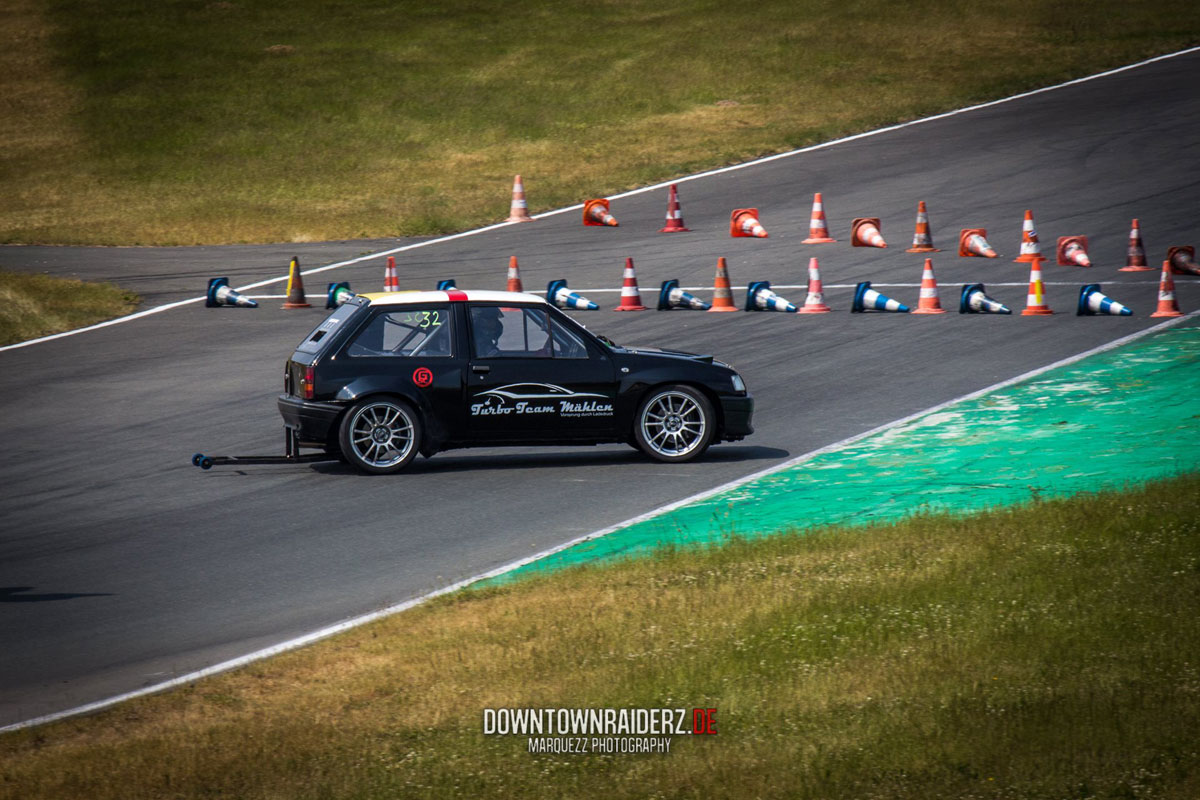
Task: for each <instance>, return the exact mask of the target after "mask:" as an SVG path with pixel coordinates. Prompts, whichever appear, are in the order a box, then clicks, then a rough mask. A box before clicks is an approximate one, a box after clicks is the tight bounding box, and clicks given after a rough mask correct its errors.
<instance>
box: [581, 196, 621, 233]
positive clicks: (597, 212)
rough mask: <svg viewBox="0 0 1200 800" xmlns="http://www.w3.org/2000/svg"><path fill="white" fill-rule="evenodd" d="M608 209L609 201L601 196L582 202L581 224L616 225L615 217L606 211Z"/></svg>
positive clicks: (613, 226) (612, 226)
mask: <svg viewBox="0 0 1200 800" xmlns="http://www.w3.org/2000/svg"><path fill="white" fill-rule="evenodd" d="M608 209H609V203H608V201H607V200H605V199H604V198H603V197H598V198H596V199H595V200H588V201H587V202H586V203H584V204H583V224H584V225H599V226H601V227H603V226H605V225H607V226H608V227H610V228H615V227H617V224H618V223H617V218H616V217H614V216H613V215H612V214H610V213H608Z"/></svg>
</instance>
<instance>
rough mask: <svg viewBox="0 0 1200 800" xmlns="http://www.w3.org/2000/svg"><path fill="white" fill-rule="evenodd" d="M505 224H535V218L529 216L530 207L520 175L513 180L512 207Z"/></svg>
mask: <svg viewBox="0 0 1200 800" xmlns="http://www.w3.org/2000/svg"><path fill="white" fill-rule="evenodd" d="M505 222H533V217H531V216H529V205H528V204H527V203H526V202H525V184H524V183H522V182H521V176H520V175H518V176H516V177H515V178H513V190H512V206H510V207H509V210H508V219H506V220H505Z"/></svg>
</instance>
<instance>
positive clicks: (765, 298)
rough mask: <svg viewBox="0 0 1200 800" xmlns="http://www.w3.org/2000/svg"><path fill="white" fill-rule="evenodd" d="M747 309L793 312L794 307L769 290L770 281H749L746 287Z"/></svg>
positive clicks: (794, 310)
mask: <svg viewBox="0 0 1200 800" xmlns="http://www.w3.org/2000/svg"><path fill="white" fill-rule="evenodd" d="M746 310H747V311H783V312H785V313H787V314H795V313H796V310H797V309H796V307H795V306H794V305H792V304H791V303H789V302H788V301H787V300H784V299H783V298H782V297H780V296H779V295H777V294H775V293H774V292H772V291H771V282H770V281H751V282H750V285H749V286H748V287H747V288H746Z"/></svg>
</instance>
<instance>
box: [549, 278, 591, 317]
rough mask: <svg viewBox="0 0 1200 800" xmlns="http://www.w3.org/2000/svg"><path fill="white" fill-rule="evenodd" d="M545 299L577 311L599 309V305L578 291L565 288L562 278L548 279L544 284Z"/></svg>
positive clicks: (565, 283) (565, 284)
mask: <svg viewBox="0 0 1200 800" xmlns="http://www.w3.org/2000/svg"><path fill="white" fill-rule="evenodd" d="M546 299H547V300H549V301H550V302H551V303H553V304H554V305H556V306H558V307H559V308H573V309H576V310H577V311H599V310H600V306H598V305H596V304H595V303H593V302H592V301H591V300H588V299H587V298H586V297H584V296H583V295H581V294H579V293H578V292H572V291H571V290H570V289H568V288H567V282H566V281H564V280H557V281H550V283H549V284H547V286H546Z"/></svg>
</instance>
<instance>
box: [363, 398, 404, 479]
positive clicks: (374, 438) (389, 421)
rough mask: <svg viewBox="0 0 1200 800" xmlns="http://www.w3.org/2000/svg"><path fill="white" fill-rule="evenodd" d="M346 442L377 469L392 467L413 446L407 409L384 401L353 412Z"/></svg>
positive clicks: (365, 462)
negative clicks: (348, 440)
mask: <svg viewBox="0 0 1200 800" xmlns="http://www.w3.org/2000/svg"><path fill="white" fill-rule="evenodd" d="M349 439H350V442H349V444H350V447H351V448H353V450H354V455H355V456H356V457H357V458H358V459H359V460H361V461H362V462H363V463H364V464H366V465H367V466H370V467H374V468H376V469H387V468H388V467H394V466H395V465H397V464H399V463H400V462H402V461H404V459H405V458H406V457H407V456H408V454H409V453H410V452H412V449H413V447H415V446H416V437H415V429H414V426H413V421H412V419H411V418H410V417H409V415H408V410H407V409H405V408H404V407H402V406H399V405H397V404H395V403H391V402H388V401H386V400H378V401H375V402H373V403H368V404H366V405H364V406H362V407H361V408H358V409H356V410H355V411H354V412H353V416H352V417H351V418H350V436H349Z"/></svg>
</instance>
